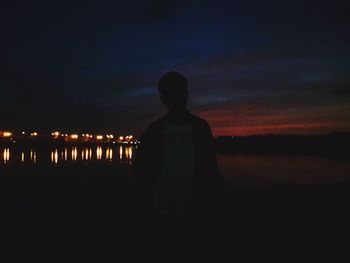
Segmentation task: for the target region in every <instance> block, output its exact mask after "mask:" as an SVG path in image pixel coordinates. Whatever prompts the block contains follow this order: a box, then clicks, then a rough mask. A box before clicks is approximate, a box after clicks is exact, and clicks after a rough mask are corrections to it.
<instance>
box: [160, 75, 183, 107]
mask: <svg viewBox="0 0 350 263" xmlns="http://www.w3.org/2000/svg"><path fill="white" fill-rule="evenodd" d="M158 90H159V93H160V99H161V101H162V102H163V103H164V104H165V105H166V106H167V107H168V109H169V111H182V110H185V109H186V104H187V97H188V91H187V80H186V78H185V77H184V76H183V75H181V74H180V73H178V72H176V71H170V72H168V73H166V74H164V75H163V76H162V77H161V79H160V80H159V82H158Z"/></svg>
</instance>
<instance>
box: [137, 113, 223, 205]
mask: <svg viewBox="0 0 350 263" xmlns="http://www.w3.org/2000/svg"><path fill="white" fill-rule="evenodd" d="M175 121H177V120H175V119H174V118H173V116H172V115H171V114H169V113H168V114H167V115H165V116H164V117H162V118H160V119H158V120H157V121H155V122H153V123H152V124H151V125H150V126H149V127H148V128H147V129H146V131H145V132H144V134H143V135H142V137H141V138H140V141H141V144H140V145H139V147H138V149H137V152H136V157H135V165H134V169H135V170H134V182H135V183H134V186H135V188H134V189H135V191H136V195H137V196H138V198H139V200H142V201H146V202H147V201H150V198H151V195H152V191H153V190H154V185H155V182H156V181H157V178H158V176H160V174H161V167H162V165H161V164H162V156H163V155H162V153H163V143H164V140H163V136H164V127H165V124H166V123H172V122H175ZM180 121H181V122H182V123H190V124H191V125H192V131H193V139H194V141H193V149H194V157H193V158H194V189H195V190H194V191H195V192H196V195H197V196H198V197H199V201H200V205H202V204H208V203H210V202H212V201H214V200H217V196H218V195H219V194H220V192H221V191H222V190H223V181H222V178H221V176H220V174H219V170H218V164H217V158H216V153H215V149H214V143H213V137H212V132H211V130H210V127H209V125H208V123H207V122H206V121H205V120H203V119H201V118H199V117H197V116H195V115H193V114H191V113H189V112H186V113H185V114H184V115H183V116H182V117H181V119H180Z"/></svg>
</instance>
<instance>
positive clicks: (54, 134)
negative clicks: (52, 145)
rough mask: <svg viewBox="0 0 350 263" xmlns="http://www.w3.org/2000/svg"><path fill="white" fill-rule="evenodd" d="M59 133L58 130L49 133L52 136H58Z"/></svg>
mask: <svg viewBox="0 0 350 263" xmlns="http://www.w3.org/2000/svg"><path fill="white" fill-rule="evenodd" d="M60 134H61V133H60V132H58V131H56V132H53V133H51V135H52V136H54V137H58V136H60Z"/></svg>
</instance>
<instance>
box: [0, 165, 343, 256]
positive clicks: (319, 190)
mask: <svg viewBox="0 0 350 263" xmlns="http://www.w3.org/2000/svg"><path fill="white" fill-rule="evenodd" d="M84 169H85V170H84V171H83V170H82V168H81V167H79V169H78V168H77V171H76V172H78V171H79V173H75V172H74V167H73V168H72V167H70V168H69V174H68V173H67V172H68V170H65V168H57V169H56V170H54V172H51V174H49V175H43V174H41V173H42V172H44V171H45V170H42V171H40V169H39V170H38V168H36V170H35V171H32V172H33V173H35V174H33V175H31V176H28V175H23V174H20V173H17V176H8V175H4V176H1V177H0V189H1V201H0V209H1V210H0V211H1V233H2V234H1V236H2V238H3V239H4V240H5V243H6V245H7V246H12V247H14V248H15V252H14V254H13V256H15V255H16V256H17V255H23V253H38V254H39V255H41V254H43V253H46V252H47V253H48V254H49V257H52V258H57V257H60V256H61V255H63V254H65V253H66V252H67V251H69V253H71V252H72V253H74V254H77V255H78V258H77V259H82V258H83V257H89V255H90V253H95V252H96V254H97V258H98V259H101V257H103V256H105V255H107V254H108V255H110V253H111V254H112V255H114V256H116V257H118V256H119V255H121V254H127V256H128V257H130V258H132V257H133V256H145V255H146V254H148V255H149V254H150V255H158V256H159V255H160V254H162V253H163V252H165V251H172V252H167V253H166V256H167V257H168V258H173V257H175V256H176V255H179V254H181V252H182V251H190V252H191V253H193V254H196V255H197V257H198V256H203V257H206V256H204V255H206V254H207V253H209V252H210V253H213V254H214V256H215V255H216V256H215V257H217V256H218V255H223V254H228V255H230V256H232V257H236V255H238V254H242V253H243V255H245V257H250V256H256V255H259V253H261V252H262V251H264V252H265V253H266V252H267V251H272V252H273V254H276V253H279V252H281V251H284V250H285V249H286V250H287V251H289V252H284V253H290V255H292V254H295V253H296V251H297V250H299V249H302V250H306V251H308V252H310V251H311V250H310V249H311V247H313V246H316V247H318V250H317V251H318V252H316V253H320V252H322V249H321V247H320V246H319V245H323V246H325V244H334V243H336V242H339V243H340V244H342V245H346V244H347V240H348V239H349V238H348V236H347V228H348V226H349V224H350V220H349V219H350V216H349V213H348V211H349V207H350V205H349V200H350V184H348V183H323V184H305V185H288V186H283V185H279V186H271V187H261V186H259V187H257V186H255V187H254V186H250V187H249V186H237V187H234V186H232V185H231V186H230V188H228V187H227V188H226V190H225V193H224V198H223V199H222V201H221V203H220V209H218V210H217V211H216V212H215V213H211V211H209V210H208V211H207V212H206V213H204V214H202V215H201V216H198V217H197V218H196V220H195V221H194V223H193V224H192V225H189V226H182V225H181V226H179V225H173V224H164V225H161V224H159V222H157V223H154V222H156V221H152V219H150V218H148V217H147V216H146V214H144V213H140V211H138V209H136V207H135V205H134V204H133V202H132V201H131V200H132V196H131V195H130V189H131V183H132V177H131V176H130V172H127V171H129V170H128V169H127V168H125V170H124V171H122V170H123V168H121V167H119V168H117V169H118V171H117V170H116V172H118V173H120V172H122V174H123V173H124V175H123V176H115V175H111V174H110V172H111V170H110V169H109V170H108V173H107V171H106V173H104V172H103V170H99V172H98V175H97V173H96V171H97V170H98V169H97V168H96V167H95V170H91V168H90V167H89V166H86V168H84ZM96 169H97V170H96ZM27 173H28V171H27ZM29 174H30V171H29ZM341 236H343V237H344V236H345V237H346V239H345V241H342V240H343V239H341ZM327 246H328V245H326V247H327ZM3 248H4V247H3ZM197 249H199V250H197ZM242 249H244V250H242ZM26 250H28V251H29V252H24V251H26ZM130 250H131V251H132V252H130V254H129V252H126V251H130ZM53 251H55V252H53ZM174 251H177V252H174ZM243 251H247V252H243ZM259 251H260V252H259ZM106 253H107V254H106ZM120 253H121V254H120ZM144 253H145V254H144ZM245 253H246V254H245ZM25 255H26V254H25ZM284 255H285V256H286V255H289V254H284ZM99 261H100V260H99ZM165 261H168V260H165Z"/></svg>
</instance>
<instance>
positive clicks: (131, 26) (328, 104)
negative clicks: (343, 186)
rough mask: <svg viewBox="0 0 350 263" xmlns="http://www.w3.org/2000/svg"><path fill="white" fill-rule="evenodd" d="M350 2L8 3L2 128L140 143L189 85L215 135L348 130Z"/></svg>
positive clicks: (3, 20)
mask: <svg viewBox="0 0 350 263" xmlns="http://www.w3.org/2000/svg"><path fill="white" fill-rule="evenodd" d="M349 10H350V9H349V6H347V5H346V1H336V0H335V1H334V0H333V1H327V2H322V3H321V1H307V0H305V1H297V0H294V1H289V0H285V1H262V0H255V1H247V0H245V1H234V0H232V1H220V0H216V1H210V2H209V1H203V0H201V1H165V0H163V1H162V0H155V1H132V0H131V1H120V2H118V1H102V0H100V1H65V0H60V1H15V0H14V1H7V3H6V4H4V3H2V5H1V7H0V29H1V31H0V33H1V38H0V70H1V71H0V72H1V75H0V107H1V108H0V109H1V115H0V129H11V130H13V129H19V130H22V129H24V130H33V129H36V130H47V131H52V130H68V131H72V132H74V131H77V132H80V131H81V132H85V131H87V132H93V131H95V132H114V133H117V134H129V133H134V134H136V135H139V134H140V133H141V132H142V130H144V128H146V126H147V125H148V124H149V122H150V121H152V120H154V119H156V118H158V117H160V116H161V115H162V114H164V113H165V112H166V110H165V108H164V106H163V105H162V104H161V103H160V101H159V97H158V94H157V89H156V84H157V81H158V79H159V78H160V77H161V75H162V74H164V73H165V72H167V71H170V70H176V71H179V72H181V73H183V74H184V75H185V76H186V77H187V79H188V82H189V91H190V100H189V109H190V110H191V111H193V112H194V113H196V114H198V115H199V116H201V117H204V118H206V119H207V120H208V122H209V124H210V125H211V126H212V129H213V132H214V134H215V135H248V134H265V133H326V132H330V131H350V16H349V15H348V14H349Z"/></svg>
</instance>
